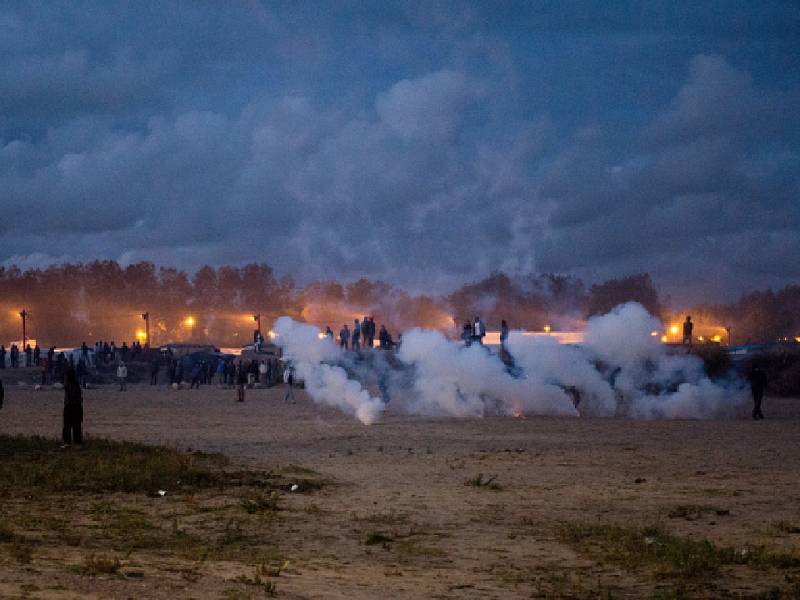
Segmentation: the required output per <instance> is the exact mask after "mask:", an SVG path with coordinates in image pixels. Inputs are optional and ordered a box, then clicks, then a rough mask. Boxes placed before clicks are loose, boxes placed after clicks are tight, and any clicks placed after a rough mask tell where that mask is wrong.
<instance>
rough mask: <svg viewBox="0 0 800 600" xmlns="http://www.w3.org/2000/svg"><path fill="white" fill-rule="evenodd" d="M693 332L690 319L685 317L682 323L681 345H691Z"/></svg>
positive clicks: (692, 324)
mask: <svg viewBox="0 0 800 600" xmlns="http://www.w3.org/2000/svg"><path fill="white" fill-rule="evenodd" d="M693 331H694V323H692V317H691V316H689V315H686V320H685V321H684V322H683V343H684V344H688V345H689V346H691V345H692V332H693Z"/></svg>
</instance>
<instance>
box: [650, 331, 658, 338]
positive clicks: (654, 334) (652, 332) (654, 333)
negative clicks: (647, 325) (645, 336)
mask: <svg viewBox="0 0 800 600" xmlns="http://www.w3.org/2000/svg"><path fill="white" fill-rule="evenodd" d="M650 335H651V336H653V337H656V336H657V335H658V332H657V331H655V330H654V331H651V332H650Z"/></svg>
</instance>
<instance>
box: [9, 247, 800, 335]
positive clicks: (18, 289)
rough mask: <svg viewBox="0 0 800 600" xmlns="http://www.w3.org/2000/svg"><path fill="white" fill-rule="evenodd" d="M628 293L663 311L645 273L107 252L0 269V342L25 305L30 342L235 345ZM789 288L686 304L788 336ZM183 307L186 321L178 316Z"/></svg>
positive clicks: (563, 316)
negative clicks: (423, 286)
mask: <svg viewBox="0 0 800 600" xmlns="http://www.w3.org/2000/svg"><path fill="white" fill-rule="evenodd" d="M628 300H635V301H638V302H640V303H641V304H643V305H644V306H645V307H646V308H647V309H648V310H649V311H650V312H651V313H652V314H654V315H657V316H662V315H663V313H664V309H663V307H662V302H661V300H660V298H659V294H658V291H657V289H656V287H655V285H654V284H653V281H652V279H651V278H650V276H649V275H647V274H638V275H632V276H628V277H623V278H619V279H611V280H609V281H606V282H604V283H600V284H595V285H592V286H590V287H587V286H585V285H584V283H583V282H582V281H581V280H580V279H578V278H574V277H570V276H564V275H556V274H535V275H534V274H532V275H529V276H524V277H513V278H512V277H509V276H508V275H506V274H503V273H495V274H492V275H490V276H489V277H487V278H485V279H483V280H481V281H478V282H474V283H469V284H465V285H463V286H461V287H460V288H458V289H456V290H455V291H453V292H452V293H450V294H444V295H429V294H414V293H411V292H408V291H406V290H404V289H402V288H399V287H397V286H394V285H392V284H389V283H386V282H384V281H380V280H370V279H366V278H361V279H358V280H357V281H353V282H350V283H342V282H338V281H333V280H330V281H316V282H312V283H310V284H307V285H299V284H297V283H296V282H295V281H294V280H293V279H292V278H290V277H277V276H276V275H275V273H274V272H273V270H272V268H271V267H270V266H269V265H267V264H263V263H251V264H247V265H244V266H220V267H210V266H204V267H202V268H200V269H199V270H197V271H196V272H194V273H192V274H190V273H187V272H185V271H182V270H179V269H175V268H172V267H164V266H160V267H159V266H156V265H154V264H152V263H149V262H139V263H134V264H130V265H126V266H122V265H120V264H118V263H117V262H115V261H94V262H87V263H75V264H62V265H54V266H51V267H48V268H45V269H28V270H21V269H19V268H17V267H14V266H12V267H5V268H3V267H0V306H1V307H2V310H3V312H2V316H0V343H7V342H8V341H9V340H18V339H20V337H21V327H20V317H19V315H18V313H19V311H20V310H22V309H23V308H24V309H26V310H27V311H28V312H29V313H30V315H31V316H30V319H29V322H28V326H29V336H30V337H33V338H36V339H37V340H38V341H39V343H40V344H41V345H77V344H80V343H81V342H82V341H87V343H89V342H93V341H95V340H115V341H116V342H117V343H121V342H122V341H123V340H126V341H128V342H130V341H131V340H133V339H135V336H136V334H137V332H139V335H140V336H141V335H142V334H143V332H144V329H145V322H144V320H143V319H142V316H141V315H142V313H145V312H147V313H148V314H149V315H150V335H151V341H152V343H153V344H160V343H165V342H171V341H190V340H191V341H195V342H208V343H213V344H216V345H223V346H226V345H231V346H233V345H242V344H245V343H248V342H249V341H251V340H252V333H253V330H254V329H255V327H256V324H255V321H254V318H253V317H254V316H255V315H259V314H260V315H261V321H262V328H263V329H267V328H268V327H269V325H270V324H271V323H272V321H273V320H274V319H275V318H277V317H278V316H281V315H288V316H290V317H292V318H295V319H300V320H304V321H308V322H312V323H316V324H318V325H320V326H325V325H331V327H333V328H334V329H335V330H338V328H339V327H341V325H342V324H344V323H350V324H352V322H353V320H354V319H356V318H358V319H360V318H362V317H363V316H364V315H374V316H375V319H376V321H377V322H379V323H384V324H386V325H387V326H388V327H389V328H390V329H391V330H394V331H402V330H405V329H408V328H409V327H414V326H420V327H429V328H435V329H440V330H442V331H448V332H449V331H457V330H458V329H459V328H460V326H461V324H462V322H463V321H464V320H467V319H470V318H472V317H474V316H475V315H480V316H481V317H482V318H483V319H484V320H485V321H486V322H487V323H488V324H489V325H490V327H494V328H496V327H497V326H498V325H499V322H500V319H506V320H507V321H508V322H509V323H510V324H511V326H512V327H521V328H525V329H531V330H536V329H541V328H542V327H544V326H545V325H550V326H552V327H554V328H556V329H564V330H567V329H573V328H575V327H577V326H579V323H580V322H581V321H583V320H584V319H586V318H587V317H588V316H591V315H594V314H602V313H605V312H608V310H610V309H611V308H613V307H614V306H616V305H617V304H619V303H621V302H625V301H628ZM798 309H800V288H798V287H797V286H789V287H786V288H784V289H783V290H780V291H778V292H772V291H767V292H758V293H756V294H750V295H748V296H744V297H743V298H741V299H740V300H739V301H738V302H736V303H733V304H729V305H713V306H712V305H708V306H701V307H697V309H696V311H695V312H696V313H697V315H698V316H700V317H702V316H704V315H705V316H707V317H708V318H712V316H713V318H714V319H718V320H723V321H725V322H730V323H731V324H732V325H733V327H735V328H736V332H737V337H741V338H742V339H745V338H750V339H753V340H756V339H773V338H777V337H780V336H786V335H790V334H792V335H800V328H799V327H798V315H800V310H798ZM188 317H191V318H192V319H191V320H189V319H188Z"/></svg>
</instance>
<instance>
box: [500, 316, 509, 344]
mask: <svg viewBox="0 0 800 600" xmlns="http://www.w3.org/2000/svg"><path fill="white" fill-rule="evenodd" d="M507 342H508V323H506V320H505V319H503V320H502V321H500V347H501V348H503V350H505V349H506V343H507Z"/></svg>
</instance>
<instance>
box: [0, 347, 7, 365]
mask: <svg viewBox="0 0 800 600" xmlns="http://www.w3.org/2000/svg"><path fill="white" fill-rule="evenodd" d="M5 368H6V347H5V346H0V369H5Z"/></svg>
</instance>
